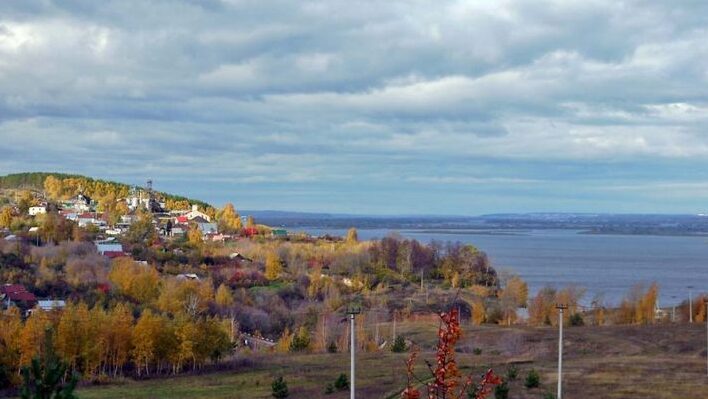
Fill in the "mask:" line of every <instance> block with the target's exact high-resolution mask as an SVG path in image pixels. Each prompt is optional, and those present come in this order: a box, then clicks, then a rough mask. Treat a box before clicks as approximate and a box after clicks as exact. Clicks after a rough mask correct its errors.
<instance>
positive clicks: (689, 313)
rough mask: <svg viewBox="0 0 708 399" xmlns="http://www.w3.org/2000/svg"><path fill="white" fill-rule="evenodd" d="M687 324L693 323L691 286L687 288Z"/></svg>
mask: <svg viewBox="0 0 708 399" xmlns="http://www.w3.org/2000/svg"><path fill="white" fill-rule="evenodd" d="M687 288H688V322H689V323H693V298H692V297H693V293H692V292H691V289H693V286H692V285H689V286H688V287H687Z"/></svg>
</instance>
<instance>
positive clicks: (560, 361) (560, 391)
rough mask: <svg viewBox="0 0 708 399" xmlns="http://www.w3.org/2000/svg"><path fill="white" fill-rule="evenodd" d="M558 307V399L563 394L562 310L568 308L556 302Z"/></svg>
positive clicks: (560, 398)
mask: <svg viewBox="0 0 708 399" xmlns="http://www.w3.org/2000/svg"><path fill="white" fill-rule="evenodd" d="M556 309H558V395H556V397H557V398H558V399H562V395H563V389H562V387H563V311H564V310H565V309H568V305H562V304H557V305H556Z"/></svg>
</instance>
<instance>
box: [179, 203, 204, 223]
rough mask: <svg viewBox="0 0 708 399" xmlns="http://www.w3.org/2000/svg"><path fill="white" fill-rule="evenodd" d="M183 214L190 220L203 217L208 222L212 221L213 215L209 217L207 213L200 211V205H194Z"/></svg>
mask: <svg viewBox="0 0 708 399" xmlns="http://www.w3.org/2000/svg"><path fill="white" fill-rule="evenodd" d="M183 216H185V217H186V218H187V220H188V221H190V222H191V221H193V220H194V219H196V218H201V219H203V220H204V221H206V222H211V217H209V215H207V214H206V213H204V212H201V211H199V206H198V205H192V210H191V211H189V212H187V213H185V214H184V215H183Z"/></svg>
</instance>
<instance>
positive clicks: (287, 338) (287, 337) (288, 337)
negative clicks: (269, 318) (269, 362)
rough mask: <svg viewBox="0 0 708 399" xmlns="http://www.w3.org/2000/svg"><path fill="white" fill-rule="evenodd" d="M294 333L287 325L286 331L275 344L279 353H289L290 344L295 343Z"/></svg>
mask: <svg viewBox="0 0 708 399" xmlns="http://www.w3.org/2000/svg"><path fill="white" fill-rule="evenodd" d="M293 338H294V335H293V334H292V333H291V332H290V329H289V328H287V327H285V331H283V334H282V335H281V336H280V338H279V339H278V342H277V343H276V344H275V351H276V352H278V353H287V352H289V351H290V345H292V343H293Z"/></svg>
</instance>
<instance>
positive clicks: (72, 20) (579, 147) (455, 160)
mask: <svg viewBox="0 0 708 399" xmlns="http://www.w3.org/2000/svg"><path fill="white" fill-rule="evenodd" d="M707 22H708V5H707V4H704V3H703V2H694V1H684V2H671V3H658V2H650V1H626V2H616V1H610V0H604V1H603V0H593V1H583V2H580V1H550V0H549V1H534V2H529V1H522V0H518V1H515V0H507V1H502V2H483V1H480V2H455V1H443V2H437V3H435V4H431V3H429V2H423V1H414V2H408V1H405V2H404V1H391V2H385V3H381V2H373V1H370V2H369V1H362V2H356V3H352V2H345V1H327V2H317V1H308V2H286V1H246V0H243V1H238V0H233V1H216V0H213V1H186V0H185V1H151V2H145V1H137V0H128V1H125V0H124V1H105V2H95V1H90V0H74V1H24V0H23V1H20V0H8V1H3V2H0V88H1V90H0V136H1V138H2V139H3V143H2V144H1V147H0V149H2V150H3V152H4V154H8V155H7V156H8V157H12V158H13V159H14V163H11V164H9V163H3V164H0V166H1V167H4V168H5V170H10V169H12V170H15V169H37V168H46V169H57V168H60V169H62V168H63V169H66V170H70V169H77V170H82V171H83V170H86V164H87V163H88V164H90V165H93V166H92V167H93V168H94V170H95V169H99V170H98V171H99V172H100V173H103V174H104V175H109V174H111V175H120V174H123V175H126V176H128V175H129V176H138V175H139V174H140V173H151V174H154V175H155V176H158V175H159V176H163V177H164V178H166V179H176V178H178V177H180V176H182V177H184V178H189V177H192V178H195V179H197V178H200V179H205V178H212V179H214V181H220V180H219V179H224V180H223V181H228V182H233V183H234V184H253V185H257V184H265V183H268V182H273V183H277V182H281V183H282V182H293V183H302V184H306V183H310V182H317V181H322V182H336V181H340V182H341V181H345V182H350V183H351V182H355V183H357V184H364V183H365V182H367V181H375V182H380V183H381V184H384V185H385V184H386V181H395V180H398V179H397V176H403V179H402V180H406V179H408V181H411V180H410V179H411V178H414V177H415V176H423V177H425V176H429V177H430V178H431V179H437V178H438V177H441V176H444V175H445V174H448V175H450V176H452V177H450V179H451V180H449V182H450V183H451V184H452V183H453V182H455V181H458V182H464V181H465V177H464V176H468V175H467V174H460V173H454V172H455V171H456V170H455V169H459V168H465V167H468V166H469V165H472V164H474V165H475V166H477V167H479V165H480V163H479V162H481V161H480V160H482V161H483V160H494V161H496V162H501V161H504V162H508V163H509V164H511V165H516V167H519V168H521V165H526V164H525V163H526V162H536V163H537V164H539V165H542V163H543V162H545V161H546V160H549V159H550V160H552V161H553V162H556V161H557V162H566V163H572V162H584V163H586V164H588V165H596V164H598V163H600V162H605V161H614V160H627V161H632V160H637V162H641V160H642V159H644V158H646V157H650V158H651V157H655V158H662V159H667V160H677V161H676V162H678V160H685V159H698V158H700V157H704V156H706V155H708V137H706V135H705V134H704V131H705V129H704V128H705V123H706V118H707V117H708V89H706V87H708V85H706V83H708V82H706V80H708V72H706V71H708V45H707V44H706V43H708V40H706V39H708V30H706V28H705V26H708V25H707ZM52 137H61V138H62V139H61V141H59V142H55V141H54V140H52V139H51V138H52ZM28 140H31V141H32V142H33V144H32V148H33V150H32V155H31V156H27V155H25V156H23V155H22V154H29V153H30V151H29V150H28ZM99 148H108V149H110V152H109V155H105V153H102V154H96V153H95V151H96V149H99ZM416 160H421V161H420V164H416V163H415V161H416ZM421 164H424V165H425V166H421ZM450 164H451V165H450ZM423 167H425V168H427V169H426V170H422V169H420V168H423ZM513 167H514V166H512V167H511V168H512V169H513ZM205 170H206V171H205ZM539 170H540V169H539ZM485 172H486V173H487V174H488V175H486V176H484V175H476V174H474V175H473V176H474V179H480V180H474V179H472V180H470V179H468V180H466V181H468V182H470V183H475V182H495V184H504V183H506V184H509V185H511V184H514V183H515V182H524V181H536V180H543V179H539V176H538V174H541V173H543V172H542V171H539V172H537V175H536V176H529V175H528V174H526V173H524V172H522V171H516V172H514V171H509V173H507V174H502V175H499V174H495V173H494V171H493V170H487V171H485ZM568 178H569V177H564V178H563V179H568ZM495 179H497V180H495ZM505 179H506V180H505ZM549 184H550V183H549ZM315 191H316V190H315Z"/></svg>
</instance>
